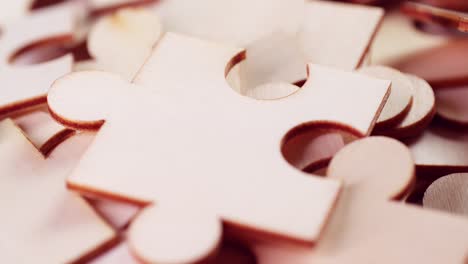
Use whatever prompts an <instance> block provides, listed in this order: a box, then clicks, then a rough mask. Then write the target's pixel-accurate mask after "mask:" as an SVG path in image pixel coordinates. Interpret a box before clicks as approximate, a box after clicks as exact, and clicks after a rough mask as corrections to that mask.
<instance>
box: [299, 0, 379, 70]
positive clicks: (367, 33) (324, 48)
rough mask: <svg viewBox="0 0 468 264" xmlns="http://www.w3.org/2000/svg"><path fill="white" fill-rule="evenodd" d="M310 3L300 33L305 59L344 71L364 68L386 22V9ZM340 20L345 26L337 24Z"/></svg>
mask: <svg viewBox="0 0 468 264" xmlns="http://www.w3.org/2000/svg"><path fill="white" fill-rule="evenodd" d="M308 2H309V3H308V4H306V5H305V16H304V21H303V23H302V28H301V30H300V31H299V39H300V43H301V45H302V47H303V51H304V52H305V55H306V60H307V61H308V62H313V63H316V64H321V65H326V66H332V67H336V68H339V69H344V70H353V69H356V68H357V67H359V66H361V65H362V63H363V61H364V58H365V55H366V53H367V52H368V50H369V47H370V44H371V43H372V41H373V39H374V36H375V34H376V32H377V29H378V28H379V26H380V23H381V21H382V19H383V15H384V11H383V9H381V8H378V7H363V6H358V5H350V4H346V3H333V2H328V1H319V0H312V1H308ZM337 17H339V18H340V21H342V23H336V18H337ZM325 21H327V22H328V23H327V24H326V26H324V24H323V23H324V22H325ZM317 39H320V41H317ZM342 40H346V41H342Z"/></svg>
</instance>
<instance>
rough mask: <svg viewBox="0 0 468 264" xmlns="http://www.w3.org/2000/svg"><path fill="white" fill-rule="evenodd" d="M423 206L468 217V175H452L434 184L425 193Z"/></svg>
mask: <svg viewBox="0 0 468 264" xmlns="http://www.w3.org/2000/svg"><path fill="white" fill-rule="evenodd" d="M423 205H424V207H426V208H433V209H437V210H442V211H446V212H449V213H454V214H459V215H464V216H468V174H467V173H456V174H450V175H447V176H445V177H442V178H440V179H438V180H436V181H435V182H433V183H432V184H431V185H430V186H429V188H428V189H427V190H426V192H425V193H424V198H423Z"/></svg>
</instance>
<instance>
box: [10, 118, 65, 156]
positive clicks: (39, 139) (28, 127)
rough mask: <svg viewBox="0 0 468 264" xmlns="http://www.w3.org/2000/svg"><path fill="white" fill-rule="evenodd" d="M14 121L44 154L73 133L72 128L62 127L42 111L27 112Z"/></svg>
mask: <svg viewBox="0 0 468 264" xmlns="http://www.w3.org/2000/svg"><path fill="white" fill-rule="evenodd" d="M14 121H15V124H16V125H17V126H19V127H20V128H21V130H23V131H24V133H25V134H26V135H27V137H28V139H29V140H31V142H32V143H33V144H34V146H36V148H37V149H39V151H40V152H41V153H42V154H44V155H47V154H48V153H49V152H50V151H51V150H52V149H53V148H55V147H56V146H57V145H58V144H60V143H61V142H62V141H64V140H65V139H67V138H68V137H70V136H72V135H73V134H74V131H73V130H71V129H67V128H65V127H63V126H62V125H60V124H59V123H57V122H56V121H55V120H54V119H53V118H52V117H51V116H50V115H49V114H48V113H46V112H43V111H36V112H31V113H27V114H25V115H22V116H20V117H17V118H15V120H14Z"/></svg>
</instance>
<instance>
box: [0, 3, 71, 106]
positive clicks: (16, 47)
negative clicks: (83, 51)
mask: <svg viewBox="0 0 468 264" xmlns="http://www.w3.org/2000/svg"><path fill="white" fill-rule="evenodd" d="M72 30H73V10H72V6H60V7H54V8H49V9H45V10H42V11H37V12H35V13H34V14H32V15H31V16H28V17H25V18H24V19H22V20H20V21H18V22H17V23H15V24H14V25H10V26H8V27H6V28H4V31H2V36H1V39H0V86H2V92H1V96H0V115H5V114H9V113H11V112H13V111H17V110H22V109H24V108H26V107H31V106H35V105H38V104H41V103H45V100H46V93H47V90H48V89H49V87H50V85H51V84H52V82H53V81H54V80H55V79H57V78H58V77H60V76H62V75H64V74H66V73H69V72H70V71H71V67H72V57H71V56H69V55H68V56H64V57H61V58H58V59H55V60H52V61H49V62H46V63H41V64H37V65H28V66H24V67H19V66H12V65H11V60H12V59H13V56H14V55H15V53H17V52H19V51H20V50H22V49H27V48H31V47H33V46H34V45H38V44H39V43H42V44H44V43H47V42H48V41H49V42H51V41H64V40H66V39H68V38H70V37H71V32H72Z"/></svg>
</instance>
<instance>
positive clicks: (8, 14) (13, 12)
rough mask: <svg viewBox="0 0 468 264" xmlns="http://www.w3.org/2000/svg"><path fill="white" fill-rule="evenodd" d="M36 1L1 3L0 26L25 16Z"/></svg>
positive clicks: (22, 0) (24, 0) (23, 0)
mask: <svg viewBox="0 0 468 264" xmlns="http://www.w3.org/2000/svg"><path fill="white" fill-rule="evenodd" d="M33 2H34V0H16V1H2V2H1V3H0V26H4V25H6V24H8V23H11V22H12V21H14V20H17V19H19V18H21V17H23V16H25V15H26V14H27V12H28V10H29V7H30V6H31V5H32V3H33Z"/></svg>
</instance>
